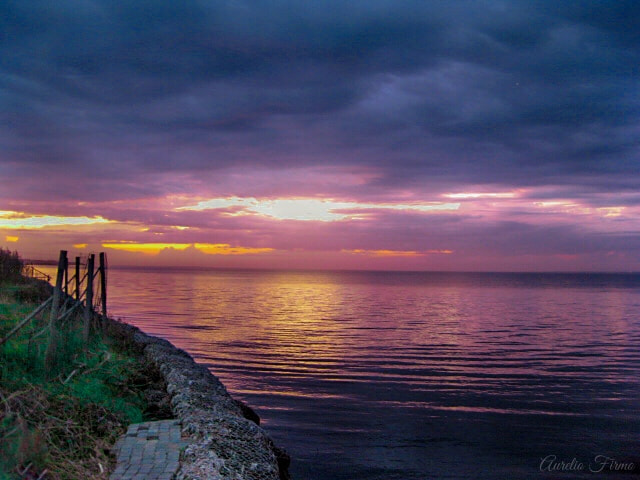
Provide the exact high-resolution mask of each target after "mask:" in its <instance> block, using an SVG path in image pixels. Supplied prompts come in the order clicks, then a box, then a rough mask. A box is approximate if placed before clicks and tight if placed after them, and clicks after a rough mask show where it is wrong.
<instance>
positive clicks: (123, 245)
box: [102, 242, 274, 255]
mask: <svg viewBox="0 0 640 480" xmlns="http://www.w3.org/2000/svg"><path fill="white" fill-rule="evenodd" d="M102 246H103V247H104V248H111V249H113V250H120V251H125V252H130V253H142V254H145V255H158V254H159V253H160V252H162V251H164V250H178V251H184V250H186V249H188V248H194V249H196V250H198V251H200V252H202V253H204V254H206V255H252V254H257V253H269V252H272V251H273V250H274V249H273V248H266V247H259V248H256V247H242V246H231V245H230V244H228V243H136V242H107V243H103V244H102Z"/></svg>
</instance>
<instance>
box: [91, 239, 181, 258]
mask: <svg viewBox="0 0 640 480" xmlns="http://www.w3.org/2000/svg"><path fill="white" fill-rule="evenodd" d="M102 246H103V247H104V248H112V249H114V250H122V251H125V252H133V253H143V254H145V255H157V254H158V253H160V252H161V251H162V250H167V249H173V250H185V249H187V248H188V247H190V246H191V244H190V243H133V242H131V243H125V242H121V243H103V244H102Z"/></svg>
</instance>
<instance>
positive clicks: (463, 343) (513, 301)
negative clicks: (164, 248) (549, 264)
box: [109, 269, 640, 480]
mask: <svg viewBox="0 0 640 480" xmlns="http://www.w3.org/2000/svg"><path fill="white" fill-rule="evenodd" d="M109 295H110V298H109V311H110V314H111V315H112V316H115V317H121V318H122V319H124V320H126V321H128V322H130V323H133V324H135V325H137V326H139V327H140V328H142V329H143V330H144V331H146V332H148V333H150V334H153V335H158V336H161V337H164V338H167V339H168V340H170V341H171V342H173V343H174V344H176V345H177V346H179V347H181V348H183V349H185V350H187V351H188V352H190V353H191V354H192V355H193V356H194V357H195V358H196V360H198V361H199V362H202V363H204V364H206V365H208V366H210V368H211V371H212V372H213V373H214V374H215V375H217V376H218V377H219V378H220V379H221V380H222V381H223V382H224V384H225V385H226V386H227V388H228V389H229V390H230V392H231V393H232V394H233V395H235V396H237V397H239V398H241V399H243V400H245V401H246V402H247V403H248V404H249V405H251V406H253V407H254V408H255V409H256V410H257V412H258V413H259V414H260V416H261V417H262V419H263V426H264V427H265V428H266V430H267V431H268V432H269V433H270V434H271V436H272V437H273V438H274V439H275V441H276V443H278V444H279V445H281V446H283V447H285V448H286V449H287V450H288V451H289V452H290V454H291V456H292V457H293V462H292V467H291V473H292V475H293V477H294V478H295V479H297V480H302V479H307V480H333V479H335V480H340V479H362V480H374V479H376V480H377V479H380V480H383V479H384V480H390V479H402V480H412V479H420V480H423V479H428V478H436V479H447V478H451V479H481V478H487V479H528V478H531V479H540V478H586V477H589V478H593V477H592V475H590V474H589V469H590V468H591V469H593V470H598V469H600V470H602V472H601V473H600V474H601V475H605V473H606V472H609V471H610V470H612V468H613V469H616V468H621V467H620V464H623V463H624V464H628V463H629V462H634V463H635V464H636V468H638V466H639V464H640V275H573V274H567V275H564V274H448V273H388V272H366V273H365V272H358V273H356V272H350V273H346V272H340V273H327V272H265V271H211V270H180V269H157V270H142V269H127V270H120V269H112V270H110V272H109ZM606 458H609V459H610V460H606ZM543 459H545V460H544V461H543ZM574 459H575V460H574ZM559 462H564V463H565V471H562V472H558V471H555V472H551V471H549V470H556V469H558V468H560V467H561V464H560V463H559ZM605 462H606V463H605ZM614 462H615V463H614ZM580 466H582V468H580ZM624 467H625V468H626V465H625V466H624ZM541 470H542V471H541ZM635 475H638V470H636V473H635ZM635 475H631V476H635ZM617 476H618V475H617V474H616V475H613V474H611V473H609V474H606V475H605V477H603V478H614V477H617ZM621 477H622V478H629V475H628V474H627V475H622V476H621Z"/></svg>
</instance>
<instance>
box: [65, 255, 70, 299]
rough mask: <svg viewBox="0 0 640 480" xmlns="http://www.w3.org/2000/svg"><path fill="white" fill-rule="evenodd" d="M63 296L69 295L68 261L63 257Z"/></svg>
mask: <svg viewBox="0 0 640 480" xmlns="http://www.w3.org/2000/svg"><path fill="white" fill-rule="evenodd" d="M64 294H65V295H69V259H68V258H67V256H66V255H65V256H64Z"/></svg>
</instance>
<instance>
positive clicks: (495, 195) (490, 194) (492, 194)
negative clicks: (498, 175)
mask: <svg viewBox="0 0 640 480" xmlns="http://www.w3.org/2000/svg"><path fill="white" fill-rule="evenodd" d="M442 196H443V197H445V198H454V199H467V198H473V199H477V198H516V197H518V196H519V193H518V192H485V193H480V192H460V193H445V194H443V195H442Z"/></svg>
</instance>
